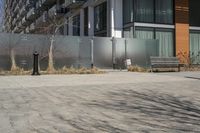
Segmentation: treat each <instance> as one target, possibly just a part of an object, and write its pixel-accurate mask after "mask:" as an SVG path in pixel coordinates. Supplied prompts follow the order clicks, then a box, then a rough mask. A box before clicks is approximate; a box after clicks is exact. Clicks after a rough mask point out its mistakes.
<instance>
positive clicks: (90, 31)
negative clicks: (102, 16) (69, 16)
mask: <svg viewBox="0 0 200 133" xmlns="http://www.w3.org/2000/svg"><path fill="white" fill-rule="evenodd" d="M88 35H89V36H94V7H91V6H89V7H88Z"/></svg>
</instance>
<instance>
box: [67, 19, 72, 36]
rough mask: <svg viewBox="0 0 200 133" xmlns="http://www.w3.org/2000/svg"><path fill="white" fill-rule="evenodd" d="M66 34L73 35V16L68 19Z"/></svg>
mask: <svg viewBox="0 0 200 133" xmlns="http://www.w3.org/2000/svg"><path fill="white" fill-rule="evenodd" d="M68 35H70V36H73V18H72V17H69V19H68Z"/></svg>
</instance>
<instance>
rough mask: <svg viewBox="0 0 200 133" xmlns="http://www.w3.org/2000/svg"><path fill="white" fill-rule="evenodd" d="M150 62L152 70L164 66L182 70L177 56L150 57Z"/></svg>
mask: <svg viewBox="0 0 200 133" xmlns="http://www.w3.org/2000/svg"><path fill="white" fill-rule="evenodd" d="M150 62H151V71H152V72H153V71H154V69H155V68H156V71H158V69H162V68H177V69H178V71H179V72H180V62H179V60H178V58H176V57H150Z"/></svg>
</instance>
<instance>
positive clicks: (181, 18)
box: [175, 0, 189, 63]
mask: <svg viewBox="0 0 200 133" xmlns="http://www.w3.org/2000/svg"><path fill="white" fill-rule="evenodd" d="M188 2H189V0H175V28H176V56H177V57H179V59H180V61H181V62H182V63H188V57H189V3H188Z"/></svg>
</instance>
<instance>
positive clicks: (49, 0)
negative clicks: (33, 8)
mask: <svg viewBox="0 0 200 133" xmlns="http://www.w3.org/2000/svg"><path fill="white" fill-rule="evenodd" d="M55 3H56V0H41V5H42V6H52V5H54V4H55Z"/></svg>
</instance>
